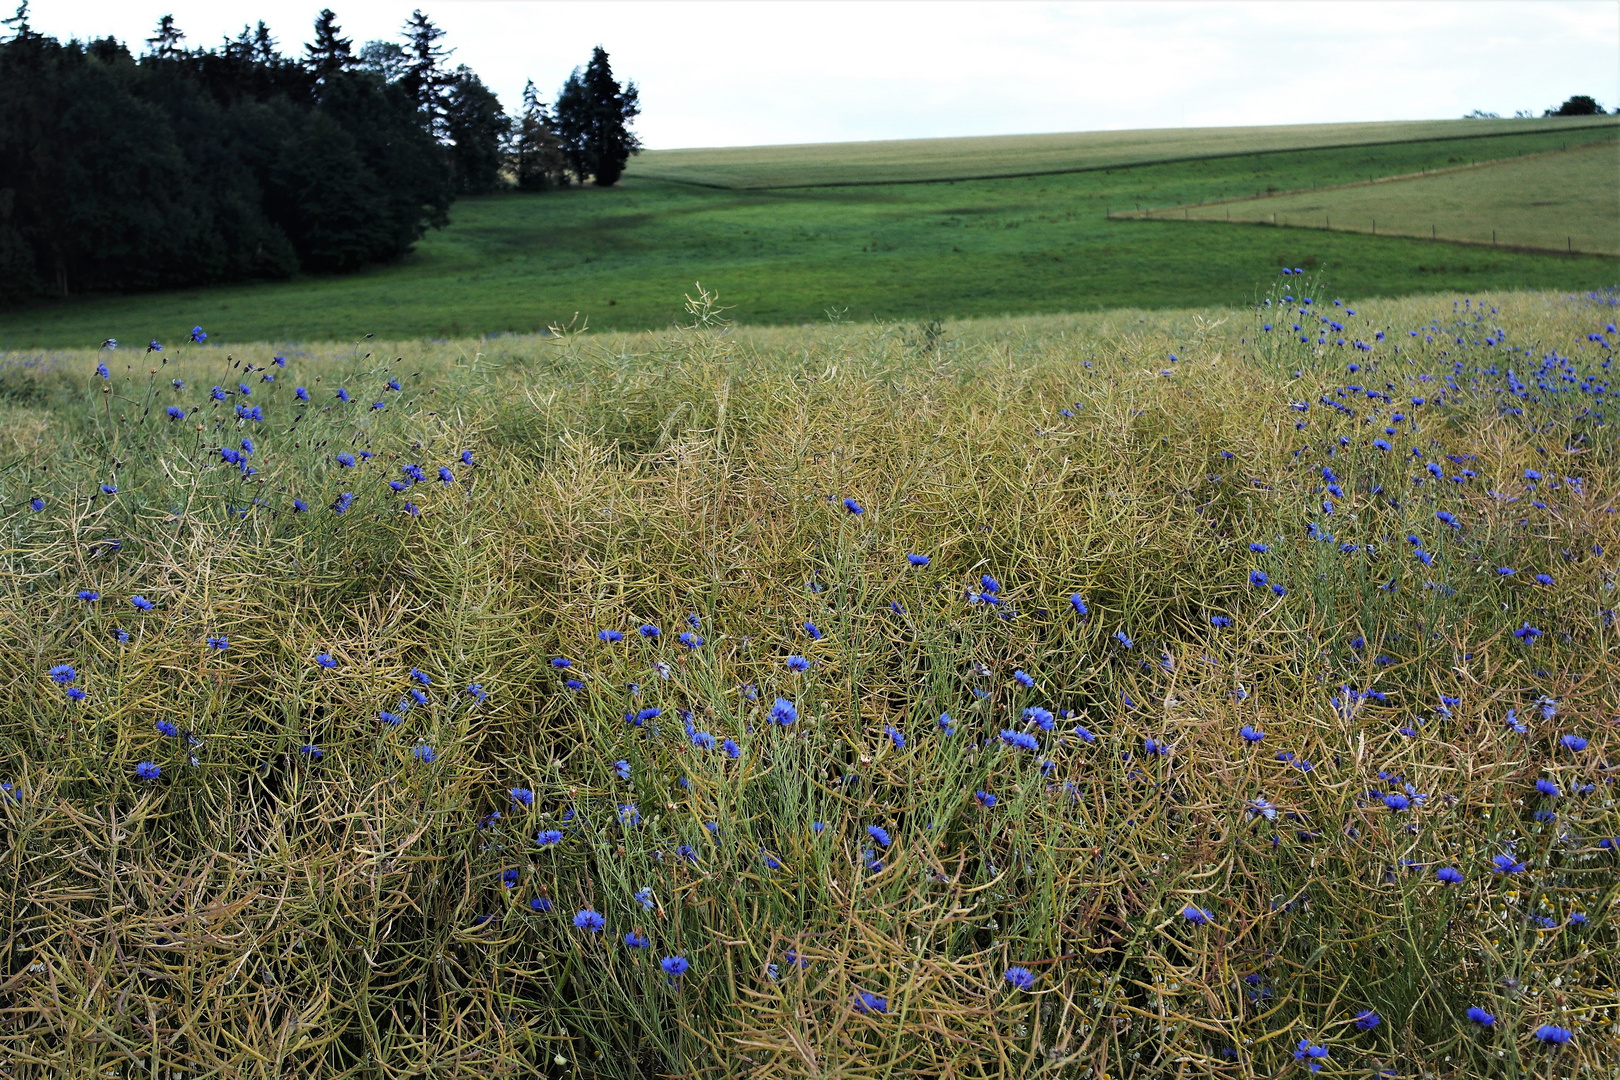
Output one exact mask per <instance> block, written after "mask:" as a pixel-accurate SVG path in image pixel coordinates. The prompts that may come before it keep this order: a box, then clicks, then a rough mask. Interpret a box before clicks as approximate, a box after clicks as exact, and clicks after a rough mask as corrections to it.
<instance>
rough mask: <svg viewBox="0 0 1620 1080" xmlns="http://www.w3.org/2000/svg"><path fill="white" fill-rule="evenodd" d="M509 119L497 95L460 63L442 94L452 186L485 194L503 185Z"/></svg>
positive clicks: (509, 125)
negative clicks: (448, 142)
mask: <svg viewBox="0 0 1620 1080" xmlns="http://www.w3.org/2000/svg"><path fill="white" fill-rule="evenodd" d="M511 128H512V123H511V121H510V120H508V119H507V116H506V113H505V111H503V110H502V109H501V103H500V99H499V98H497V97H496V96H495V95H494V93H492V92H491V91H490V89H489V88H488V87H487V86H485V85H484V84H483V81H482V80H480V79H479V78H478V76H477V75H476V74H475V73H474V72H473V70H472V68H469V67H468V66H467V65H466V64H462V65H461V66H460V67H458V68H456V70H455V74H454V76H453V77H452V79H451V81H450V86H449V89H448V91H447V92H446V95H445V130H446V132H447V133H448V134H449V136H450V146H451V149H450V170H451V173H452V175H454V176H455V180H456V190H457V191H458V192H461V193H463V194H468V195H487V194H489V193H490V192H493V191H497V190H499V189H500V188H501V187H502V186H504V184H503V181H502V178H501V167H502V166H503V165H504V164H505V153H506V145H505V144H506V139H507V135H508V134H509V132H510V131H511Z"/></svg>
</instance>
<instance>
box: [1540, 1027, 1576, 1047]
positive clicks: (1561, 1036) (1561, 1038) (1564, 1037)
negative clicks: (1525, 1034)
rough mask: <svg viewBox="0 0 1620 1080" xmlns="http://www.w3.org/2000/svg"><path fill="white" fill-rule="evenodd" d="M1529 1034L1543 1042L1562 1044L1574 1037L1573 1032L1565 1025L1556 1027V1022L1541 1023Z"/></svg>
mask: <svg viewBox="0 0 1620 1080" xmlns="http://www.w3.org/2000/svg"><path fill="white" fill-rule="evenodd" d="M1530 1034H1532V1035H1534V1036H1535V1037H1536V1038H1538V1039H1540V1040H1541V1041H1542V1042H1544V1043H1553V1044H1556V1045H1559V1046H1562V1045H1563V1044H1564V1043H1567V1042H1569V1040H1571V1039H1573V1038H1574V1037H1575V1033H1574V1032H1573V1031H1571V1030H1569V1028H1567V1027H1558V1026H1557V1025H1556V1024H1542V1025H1541V1026H1540V1027H1538V1028H1536V1030H1534V1031H1532V1032H1531V1033H1530Z"/></svg>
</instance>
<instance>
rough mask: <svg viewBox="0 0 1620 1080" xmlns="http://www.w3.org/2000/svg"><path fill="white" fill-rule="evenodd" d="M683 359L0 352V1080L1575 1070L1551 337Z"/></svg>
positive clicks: (1337, 333) (1020, 342)
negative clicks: (10, 1079) (1, 640)
mask: <svg viewBox="0 0 1620 1080" xmlns="http://www.w3.org/2000/svg"><path fill="white" fill-rule="evenodd" d="M691 310H692V315H693V318H692V319H691V320H690V322H691V325H689V326H688V327H686V328H684V329H681V330H678V331H672V332H670V333H667V334H659V335H641V336H622V337H592V336H588V335H580V334H574V333H571V332H567V331H564V332H561V333H559V334H557V335H556V336H553V337H549V338H546V337H539V338H522V339H499V340H495V341H489V342H483V343H481V344H478V345H476V346H472V345H469V346H467V347H466V348H460V347H457V346H433V345H426V346H424V345H410V346H400V347H396V348H384V347H383V346H381V345H377V346H376V347H374V348H373V347H372V346H370V345H368V344H366V343H362V344H360V345H357V346H356V347H355V348H353V349H341V350H325V349H323V350H320V351H315V352H306V351H298V350H294V349H291V348H289V349H286V350H283V351H281V353H280V354H279V355H278V354H277V352H276V351H275V350H273V349H271V348H269V347H264V348H257V347H239V346H233V347H231V348H230V350H229V351H227V350H226V349H223V348H216V347H213V346H211V345H208V344H207V343H206V337H207V335H206V332H205V331H204V329H203V328H201V327H199V328H197V329H196V330H195V331H194V333H193V334H192V339H193V340H191V341H185V342H174V341H162V342H153V343H152V344H151V345H150V346H149V347H148V348H146V349H145V350H144V351H143V349H142V348H141V347H140V346H139V345H138V344H137V345H135V346H133V347H132V346H131V344H130V343H128V342H125V343H122V344H120V345H118V346H116V347H114V346H112V345H111V344H110V343H109V345H108V346H107V347H104V348H103V349H101V350H99V351H97V352H88V351H87V352H83V353H70V354H51V355H38V356H22V355H13V356H10V357H7V358H5V359H4V360H3V361H0V525H3V528H4V536H5V539H4V566H3V570H4V577H3V584H0V619H3V624H0V625H3V626H4V631H5V640H6V647H5V649H4V650H0V679H3V682H4V689H5V696H4V699H3V701H0V781H3V782H4V783H3V785H0V917H3V919H4V922H3V927H0V933H3V935H4V940H5V953H4V956H5V961H4V967H3V968H0V1018H3V1019H0V1075H4V1076H16V1077H25V1076H26V1077H36V1076H41V1077H42V1076H53V1077H55V1076H98V1077H99V1076H120V1077H134V1076H151V1077H178V1076H186V1077H202V1076H207V1077H284V1076H285V1077H290V1076H309V1077H315V1076H323V1077H324V1076H356V1077H405V1076H443V1077H452V1076H454V1077H463V1076H486V1075H503V1076H505V1075H510V1076H552V1077H564V1076H570V1077H571V1076H582V1077H598V1076H600V1077H651V1076H661V1075H679V1076H694V1077H695V1076H704V1077H721V1076H759V1077H812V1076H813V1077H843V1078H855V1077H868V1076H870V1077H879V1076H882V1077H896V1078H898V1077H986V1076H1017V1075H1051V1076H1072V1077H1084V1078H1089V1077H1102V1076H1108V1077H1112V1078H1117V1077H1144V1078H1146V1077H1192V1076H1223V1077H1260V1076H1266V1077H1271V1076H1285V1075H1300V1076H1304V1075H1309V1074H1310V1073H1313V1072H1314V1073H1320V1074H1321V1075H1322V1076H1357V1077H1366V1076H1374V1075H1377V1076H1401V1077H1442V1078H1452V1077H1458V1078H1460V1077H1481V1076H1490V1077H1521V1076H1522V1077H1530V1076H1535V1077H1549V1078H1550V1077H1577V1076H1581V1077H1585V1076H1611V1075H1613V1070H1614V1068H1615V1062H1616V1060H1617V1053H1616V1047H1617V1046H1620V989H1617V976H1616V972H1617V970H1620V941H1617V934H1620V873H1617V867H1620V810H1617V809H1616V806H1615V801H1614V800H1615V790H1614V783H1615V778H1616V775H1617V773H1620V728H1617V721H1620V662H1617V660H1616V642H1615V634H1616V628H1615V611H1616V609H1617V608H1620V595H1617V591H1616V581H1615V575H1616V562H1615V558H1614V552H1615V551H1616V549H1617V547H1620V528H1617V523H1616V516H1615V510H1616V501H1615V493H1616V491H1617V490H1620V460H1617V456H1616V440H1615V437H1614V430H1615V422H1616V420H1617V419H1620V417H1616V416H1615V415H1614V413H1615V406H1614V404H1613V403H1612V396H1613V395H1612V378H1613V372H1612V368H1611V357H1612V355H1613V354H1612V352H1611V346H1612V345H1613V344H1614V343H1615V342H1616V340H1620V339H1617V336H1616V334H1617V332H1616V329H1615V321H1616V319H1617V317H1620V310H1617V303H1616V298H1615V297H1614V296H1613V295H1612V294H1607V293H1604V294H1585V295H1576V296H1570V295H1567V294H1557V295H1549V294H1532V293H1513V294H1500V295H1493V296H1488V297H1478V296H1475V297H1462V296H1458V297H1455V298H1453V297H1449V296H1448V297H1445V298H1443V299H1442V298H1435V297H1430V298H1425V299H1416V300H1405V301H1398V302H1397V301H1388V302H1373V303H1366V304H1362V303H1358V302H1353V301H1345V300H1342V299H1336V298H1335V297H1334V296H1333V294H1332V293H1331V292H1330V291H1329V290H1328V289H1327V287H1326V286H1324V285H1323V284H1321V283H1319V282H1317V281H1315V280H1314V279H1312V278H1311V277H1309V276H1307V275H1304V274H1295V273H1292V272H1285V273H1284V274H1283V275H1281V276H1279V278H1278V279H1277V280H1276V281H1275V282H1274V283H1273V284H1272V285H1271V287H1270V288H1269V292H1268V293H1267V294H1266V295H1264V296H1263V297H1262V298H1261V300H1260V302H1258V303H1257V304H1255V305H1254V307H1253V308H1252V309H1250V310H1246V311H1241V312H1232V313H1225V314H1210V313H1203V314H1195V313H1171V314H1161V315H1147V314H1139V313H1135V312H1114V313H1108V314H1104V315H1095V316H1079V317H1045V318H1035V319H1023V320H1006V321H1000V322H995V321H986V322H969V323H959V324H947V325H944V326H941V325H938V324H930V325H928V326H924V327H898V326H846V325H839V324H834V325H831V326H827V327H823V328H820V329H808V330H798V331H766V330H759V331H741V330H736V329H732V328H728V327H727V326H725V324H724V321H723V319H721V318H720V316H719V310H718V309H717V307H716V306H715V302H714V300H713V298H712V297H708V296H707V295H704V294H700V295H699V296H698V298H697V299H696V300H694V301H693V302H692V304H691ZM479 350H482V351H479Z"/></svg>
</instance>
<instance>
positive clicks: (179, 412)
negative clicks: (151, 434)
mask: <svg viewBox="0 0 1620 1080" xmlns="http://www.w3.org/2000/svg"><path fill="white" fill-rule="evenodd" d="M163 411H164V412H166V413H168V414H169V419H170V420H184V419H185V418H186V410H184V409H182V408H181V407H180V406H178V405H170V406H169V407H168V408H167V409H165V410H163Z"/></svg>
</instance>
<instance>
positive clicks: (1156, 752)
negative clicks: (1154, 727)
mask: <svg viewBox="0 0 1620 1080" xmlns="http://www.w3.org/2000/svg"><path fill="white" fill-rule="evenodd" d="M1142 752H1143V753H1144V754H1147V755H1148V756H1149V757H1163V756H1164V755H1165V754H1168V753H1169V752H1170V744H1169V743H1166V742H1160V741H1159V740H1158V739H1143V740H1142Z"/></svg>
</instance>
